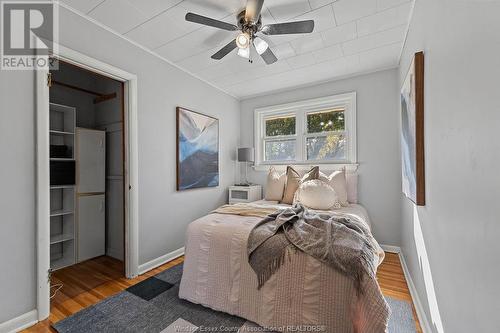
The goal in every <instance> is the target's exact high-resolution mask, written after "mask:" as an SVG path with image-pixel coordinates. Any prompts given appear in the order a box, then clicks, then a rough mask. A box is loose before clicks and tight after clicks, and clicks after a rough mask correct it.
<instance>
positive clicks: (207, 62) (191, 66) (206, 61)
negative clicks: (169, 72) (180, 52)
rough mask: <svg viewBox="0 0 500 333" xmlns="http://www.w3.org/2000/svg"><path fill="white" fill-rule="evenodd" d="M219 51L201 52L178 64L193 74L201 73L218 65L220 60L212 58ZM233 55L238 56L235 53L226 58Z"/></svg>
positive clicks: (215, 49) (216, 49)
mask: <svg viewBox="0 0 500 333" xmlns="http://www.w3.org/2000/svg"><path fill="white" fill-rule="evenodd" d="M217 51H218V48H214V49H210V50H207V51H204V52H201V53H199V54H196V55H194V56H192V57H189V58H186V59H183V60H181V61H179V62H177V64H178V65H179V66H181V67H183V68H185V69H187V70H188V71H190V72H191V73H196V72H200V71H202V70H204V69H206V68H208V67H210V66H212V65H217V64H218V63H219V60H215V59H212V58H211V56H212V54H214V53H215V52H217ZM231 55H232V56H236V52H235V51H233V52H231V53H230V54H229V55H227V56H226V58H227V57H230V56H231Z"/></svg>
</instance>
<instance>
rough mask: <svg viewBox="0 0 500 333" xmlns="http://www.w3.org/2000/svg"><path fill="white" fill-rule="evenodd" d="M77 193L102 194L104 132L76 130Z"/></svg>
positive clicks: (104, 176)
mask: <svg viewBox="0 0 500 333" xmlns="http://www.w3.org/2000/svg"><path fill="white" fill-rule="evenodd" d="M76 133H77V137H76V145H77V147H76V162H77V184H78V193H103V192H105V188H106V132H104V131H97V130H92V129H85V128H78V129H77V130H76Z"/></svg>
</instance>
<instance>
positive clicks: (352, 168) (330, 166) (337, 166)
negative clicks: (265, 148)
mask: <svg viewBox="0 0 500 333" xmlns="http://www.w3.org/2000/svg"><path fill="white" fill-rule="evenodd" d="M288 165H291V166H293V167H294V168H295V169H297V170H309V169H310V168H312V167H313V166H319V168H320V170H327V171H336V170H342V169H343V168H345V169H346V171H347V172H356V171H357V170H358V166H359V164H358V163H295V164H294V163H288V164H264V163H262V164H256V165H253V166H252V168H253V169H254V170H255V171H268V170H269V168H270V167H273V168H275V169H276V170H278V171H285V170H286V167H287V166H288Z"/></svg>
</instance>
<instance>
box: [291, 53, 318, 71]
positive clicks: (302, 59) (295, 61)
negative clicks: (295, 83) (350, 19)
mask: <svg viewBox="0 0 500 333" xmlns="http://www.w3.org/2000/svg"><path fill="white" fill-rule="evenodd" d="M286 61H287V62H288V64H289V65H290V67H292V68H301V67H306V66H311V65H314V64H315V63H316V60H315V59H314V56H313V55H312V54H311V53H308V54H301V55H298V56H295V57H291V58H288V59H287V60H286Z"/></svg>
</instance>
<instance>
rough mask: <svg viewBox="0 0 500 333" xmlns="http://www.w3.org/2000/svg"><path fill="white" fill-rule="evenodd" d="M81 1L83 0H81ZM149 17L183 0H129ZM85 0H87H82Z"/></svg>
mask: <svg viewBox="0 0 500 333" xmlns="http://www.w3.org/2000/svg"><path fill="white" fill-rule="evenodd" d="M79 1H81V0H79ZM128 1H130V3H131V4H132V5H134V7H136V8H137V9H139V10H140V11H141V12H143V13H144V14H145V15H146V16H147V17H148V18H151V17H153V16H155V15H158V14H160V13H161V12H163V11H165V10H167V9H169V8H171V7H173V6H175V5H177V4H179V3H180V2H182V0H128ZM82 2H85V1H82Z"/></svg>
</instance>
